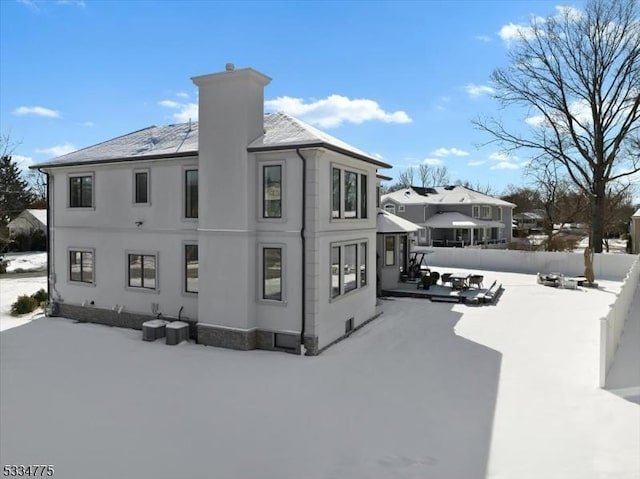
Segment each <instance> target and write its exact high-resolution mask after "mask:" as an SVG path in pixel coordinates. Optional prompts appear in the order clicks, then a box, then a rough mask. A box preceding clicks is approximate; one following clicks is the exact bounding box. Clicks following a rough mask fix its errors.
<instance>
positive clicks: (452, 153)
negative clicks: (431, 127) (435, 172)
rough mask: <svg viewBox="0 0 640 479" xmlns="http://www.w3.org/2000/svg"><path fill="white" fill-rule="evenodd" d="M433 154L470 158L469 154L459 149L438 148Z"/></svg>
mask: <svg viewBox="0 0 640 479" xmlns="http://www.w3.org/2000/svg"><path fill="white" fill-rule="evenodd" d="M431 154H432V155H433V156H440V157H442V156H469V153H468V152H466V151H464V150H459V149H458V148H438V149H437V150H435V151H432V152H431Z"/></svg>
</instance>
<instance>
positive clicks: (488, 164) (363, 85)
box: [0, 0, 583, 193]
mask: <svg viewBox="0 0 640 479" xmlns="http://www.w3.org/2000/svg"><path fill="white" fill-rule="evenodd" d="M561 5H563V6H571V7H576V8H580V7H581V5H583V2H581V1H569V2H562V0H559V1H515V0H514V1H506V0H505V1H481V0H475V1H473V0H470V1H463V0H454V1H406V2H402V1H394V2H371V1H353V2H347V1H345V2H332V1H325V2H314V1H304V2H271V1H259V2H242V1H235V2H214V1H179V2H173V1H158V2H154V1H127V2H119V1H92V0H49V1H44V0H42V1H39V0H15V1H14V0H0V133H1V134H2V136H3V137H4V138H7V137H8V138H9V139H10V143H11V144H13V145H14V149H13V156H14V158H16V159H18V160H19V162H20V165H21V166H22V167H23V168H24V167H27V166H29V165H31V164H36V163H39V162H42V161H45V160H48V159H51V158H53V157H56V156H59V155H61V154H65V153H68V152H70V151H74V150H77V149H79V148H83V147H86V146H90V145H93V144H96V143H99V142H101V141H105V140H108V139H111V138H114V137H116V136H120V135H123V134H126V133H130V132H133V131H136V130H140V129H142V128H145V127H148V126H151V125H166V124H172V123H180V122H186V121H189V119H191V120H193V121H195V120H196V119H197V115H198V112H197V89H196V86H195V85H194V84H193V82H192V81H191V77H194V76H198V75H202V74H207V73H215V72H220V71H223V70H224V67H225V64H226V63H228V62H231V63H234V64H235V66H236V68H244V67H251V68H254V69H256V70H258V71H260V72H262V73H264V74H266V75H267V76H269V77H271V78H272V81H271V83H270V85H268V86H267V87H266V90H265V107H266V111H285V112H287V113H289V114H291V115H293V116H295V117H297V118H299V119H301V120H304V121H306V122H308V123H310V124H312V125H314V126H316V127H318V128H320V129H322V130H324V131H326V132H327V133H329V134H331V135H333V136H336V137H337V138H340V139H341V140H344V141H346V142H348V143H350V144H352V145H354V146H356V147H358V148H360V149H361V150H364V151H366V152H368V153H370V154H372V155H375V156H377V157H379V158H381V159H382V160H384V161H385V162H387V163H389V164H391V165H393V169H391V170H386V171H381V173H383V174H386V175H388V176H390V177H392V178H393V179H394V180H395V179H397V177H398V175H399V174H400V173H402V172H403V171H405V170H406V169H407V168H417V167H418V165H420V164H421V163H426V164H429V165H432V166H435V167H437V166H446V167H447V168H448V170H449V173H450V177H451V180H452V181H455V180H461V181H469V182H470V183H471V184H473V185H478V186H483V187H484V186H489V187H490V188H491V190H492V191H493V192H496V193H501V192H503V191H504V190H505V189H506V188H507V187H508V185H518V186H519V185H523V184H526V183H527V181H528V180H527V178H526V177H525V176H524V167H525V166H526V164H527V161H528V156H527V155H528V153H527V152H524V151H523V152H517V153H516V154H515V155H513V154H512V155H510V156H509V155H506V154H505V153H503V152H501V151H500V147H499V145H496V144H487V143H488V142H490V141H491V140H492V138H491V137H490V136H489V135H488V134H487V133H485V132H482V131H480V130H478V129H476V128H475V127H474V126H473V124H472V120H473V119H476V118H483V117H488V116H495V117H499V118H502V119H503V120H504V121H505V123H506V124H507V125H510V126H513V127H514V128H520V127H525V126H526V123H525V122H526V120H527V117H528V113H527V112H526V111H524V110H518V109H513V108H509V109H500V106H499V104H498V103H497V102H496V100H494V99H493V98H492V97H491V94H492V92H493V90H492V88H491V86H490V83H489V77H490V75H491V72H492V71H493V70H494V69H495V68H497V67H501V66H505V65H506V64H507V54H508V51H509V48H511V47H512V45H513V43H514V42H515V41H517V40H516V36H517V32H518V31H519V30H520V29H521V28H522V27H523V26H525V25H526V24H527V23H528V22H529V21H530V19H531V18H532V17H534V16H548V15H554V14H557V13H558V11H559V7H560V6H561ZM416 182H419V180H416Z"/></svg>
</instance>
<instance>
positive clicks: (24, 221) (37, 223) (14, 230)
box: [7, 208, 47, 238]
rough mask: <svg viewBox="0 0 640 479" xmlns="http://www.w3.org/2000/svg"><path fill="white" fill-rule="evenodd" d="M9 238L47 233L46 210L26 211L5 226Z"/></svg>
mask: <svg viewBox="0 0 640 479" xmlns="http://www.w3.org/2000/svg"><path fill="white" fill-rule="evenodd" d="M7 228H8V229H9V237H10V238H13V237H15V236H18V235H21V234H32V233H34V232H36V231H41V232H42V233H46V232H47V210H46V209H31V208H29V209H26V210H24V211H23V212H22V213H20V214H19V215H18V216H16V217H15V218H14V219H13V220H11V221H10V222H9V223H8V224H7Z"/></svg>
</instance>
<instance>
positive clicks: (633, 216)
mask: <svg viewBox="0 0 640 479" xmlns="http://www.w3.org/2000/svg"><path fill="white" fill-rule="evenodd" d="M631 217H632V218H640V209H638V211H636V212H635V213H634V214H633V215H631Z"/></svg>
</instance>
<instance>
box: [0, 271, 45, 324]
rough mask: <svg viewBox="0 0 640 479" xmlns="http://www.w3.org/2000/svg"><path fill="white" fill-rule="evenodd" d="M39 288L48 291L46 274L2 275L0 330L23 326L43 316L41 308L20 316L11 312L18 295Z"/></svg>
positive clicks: (0, 281) (0, 287)
mask: <svg viewBox="0 0 640 479" xmlns="http://www.w3.org/2000/svg"><path fill="white" fill-rule="evenodd" d="M39 289H44V290H45V291H46V289H47V277H46V275H43V276H31V277H27V276H15V277H14V276H12V275H3V276H1V277H0V331H4V330H5V329H10V328H15V327H16V326H21V325H23V324H26V323H28V322H30V321H31V320H32V319H34V318H38V317H41V316H42V310H41V309H38V310H36V311H34V312H32V313H27V314H24V315H22V316H18V317H15V316H11V314H10V312H11V305H12V304H13V303H15V301H16V299H18V296H20V295H23V294H33V293H35V292H36V291H38V290H39Z"/></svg>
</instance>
